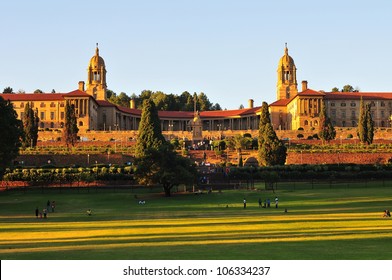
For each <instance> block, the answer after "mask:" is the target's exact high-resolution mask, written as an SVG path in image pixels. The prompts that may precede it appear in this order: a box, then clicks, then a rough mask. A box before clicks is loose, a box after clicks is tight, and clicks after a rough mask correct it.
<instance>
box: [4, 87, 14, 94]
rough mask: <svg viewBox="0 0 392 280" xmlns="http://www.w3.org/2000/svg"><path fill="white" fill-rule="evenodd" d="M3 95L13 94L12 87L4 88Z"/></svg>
mask: <svg viewBox="0 0 392 280" xmlns="http://www.w3.org/2000/svg"><path fill="white" fill-rule="evenodd" d="M3 93H14V90H13V89H12V87H6V88H4V90H3Z"/></svg>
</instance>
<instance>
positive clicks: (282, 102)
mask: <svg viewBox="0 0 392 280" xmlns="http://www.w3.org/2000/svg"><path fill="white" fill-rule="evenodd" d="M291 100H293V98H291V99H279V100H276V101H275V102H273V103H271V104H270V105H269V106H287V104H289V103H290V102H291Z"/></svg>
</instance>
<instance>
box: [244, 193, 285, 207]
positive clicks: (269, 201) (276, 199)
mask: <svg viewBox="0 0 392 280" xmlns="http://www.w3.org/2000/svg"><path fill="white" fill-rule="evenodd" d="M278 205H279V199H278V197H277V196H276V197H275V208H278ZM269 207H271V200H270V199H269V198H267V199H265V200H264V204H263V201H262V199H261V198H259V208H269ZM244 208H246V199H245V198H244Z"/></svg>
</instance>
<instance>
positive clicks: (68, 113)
mask: <svg viewBox="0 0 392 280" xmlns="http://www.w3.org/2000/svg"><path fill="white" fill-rule="evenodd" d="M78 132H79V128H78V125H77V117H76V113H75V105H74V104H70V103H69V102H68V101H67V102H66V104H65V123H64V129H63V137H64V142H65V144H66V145H67V147H69V145H71V146H75V144H76V142H77V140H78Z"/></svg>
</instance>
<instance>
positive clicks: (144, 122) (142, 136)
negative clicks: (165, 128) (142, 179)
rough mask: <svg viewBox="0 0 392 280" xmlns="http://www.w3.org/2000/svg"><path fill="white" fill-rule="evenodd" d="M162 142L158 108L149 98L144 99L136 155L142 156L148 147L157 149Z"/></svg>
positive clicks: (163, 140)
mask: <svg viewBox="0 0 392 280" xmlns="http://www.w3.org/2000/svg"><path fill="white" fill-rule="evenodd" d="M163 143H165V138H164V137H163V135H162V130H161V123H160V120H159V117H158V110H157V109H156V107H155V103H154V102H153V101H152V100H151V99H145V100H144V101H143V108H142V115H141V119H140V125H139V136H138V138H137V143H136V157H142V156H144V155H145V152H146V150H148V149H150V148H153V149H158V148H159V147H160V146H161V145H162V144H163Z"/></svg>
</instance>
